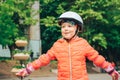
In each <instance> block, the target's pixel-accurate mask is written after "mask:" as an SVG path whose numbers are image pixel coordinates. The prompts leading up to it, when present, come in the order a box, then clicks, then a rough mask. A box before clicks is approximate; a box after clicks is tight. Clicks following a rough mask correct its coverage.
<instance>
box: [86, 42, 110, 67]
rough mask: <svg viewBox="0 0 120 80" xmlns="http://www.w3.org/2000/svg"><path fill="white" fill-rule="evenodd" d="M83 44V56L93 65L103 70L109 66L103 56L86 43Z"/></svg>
mask: <svg viewBox="0 0 120 80" xmlns="http://www.w3.org/2000/svg"><path fill="white" fill-rule="evenodd" d="M85 43H86V44H85V55H86V57H87V58H88V59H89V60H91V61H93V63H94V64H95V65H96V66H98V67H101V68H103V69H104V68H106V67H108V66H109V65H110V64H111V63H109V62H107V61H106V60H105V58H104V57H103V56H101V55H99V53H98V52H97V51H96V50H95V49H94V48H93V47H91V46H90V44H89V43H88V42H87V41H86V42H85Z"/></svg>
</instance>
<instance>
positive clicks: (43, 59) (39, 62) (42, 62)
mask: <svg viewBox="0 0 120 80" xmlns="http://www.w3.org/2000/svg"><path fill="white" fill-rule="evenodd" d="M54 53H55V49H54V47H51V49H50V50H48V52H47V53H46V54H43V55H41V56H40V57H39V58H38V59H36V60H35V61H33V62H32V63H30V64H31V65H32V67H33V68H34V69H35V70H37V69H39V68H40V67H41V66H46V65H47V64H49V63H50V61H51V60H54V59H55V55H54Z"/></svg>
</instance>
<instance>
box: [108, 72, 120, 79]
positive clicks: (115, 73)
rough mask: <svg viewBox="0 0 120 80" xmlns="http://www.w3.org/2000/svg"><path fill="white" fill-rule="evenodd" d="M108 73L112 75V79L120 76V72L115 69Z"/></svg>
mask: <svg viewBox="0 0 120 80" xmlns="http://www.w3.org/2000/svg"><path fill="white" fill-rule="evenodd" d="M110 75H111V76H112V80H118V78H119V77H120V74H119V73H118V72H117V71H116V70H114V71H113V72H112V73H111V74H110Z"/></svg>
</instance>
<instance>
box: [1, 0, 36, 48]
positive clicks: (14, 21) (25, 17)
mask: <svg viewBox="0 0 120 80" xmlns="http://www.w3.org/2000/svg"><path fill="white" fill-rule="evenodd" d="M33 1H34V0H22V1H21V0H20V1H19V0H17V1H16V0H1V1H0V34H1V36H0V40H1V41H0V44H1V45H3V46H6V45H8V46H9V48H10V50H12V49H13V48H14V46H15V45H14V42H15V38H16V37H19V36H25V29H26V28H28V27H29V25H30V24H32V23H34V20H33V19H32V18H31V16H30V13H31V5H32V4H33Z"/></svg>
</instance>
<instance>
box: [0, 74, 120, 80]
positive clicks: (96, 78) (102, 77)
mask: <svg viewBox="0 0 120 80" xmlns="http://www.w3.org/2000/svg"><path fill="white" fill-rule="evenodd" d="M0 80H21V79H18V78H11V79H10V78H9V79H0ZM23 80H57V77H56V76H50V77H27V78H25V79H23ZM89 80H112V78H111V77H110V76H109V75H108V74H106V73H99V74H89ZM119 80H120V79H119Z"/></svg>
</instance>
